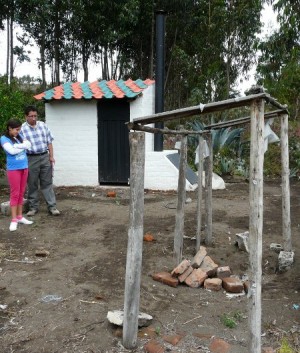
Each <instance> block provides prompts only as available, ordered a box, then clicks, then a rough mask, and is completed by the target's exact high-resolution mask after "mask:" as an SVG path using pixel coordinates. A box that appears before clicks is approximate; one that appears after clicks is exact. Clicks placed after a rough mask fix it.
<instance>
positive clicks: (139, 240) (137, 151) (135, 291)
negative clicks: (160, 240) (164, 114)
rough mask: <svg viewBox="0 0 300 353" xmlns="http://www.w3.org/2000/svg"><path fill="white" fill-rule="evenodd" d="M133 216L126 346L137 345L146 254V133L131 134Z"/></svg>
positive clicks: (129, 236) (127, 265)
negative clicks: (143, 256) (144, 224)
mask: <svg viewBox="0 0 300 353" xmlns="http://www.w3.org/2000/svg"><path fill="white" fill-rule="evenodd" d="M129 143H130V217H129V230H128V246H127V259H126V275H125V299H124V324H123V345H124V347H125V348H127V349H133V348H135V347H136V345H137V332H138V315H139V306H140V282H141V269H142V251H143V222H144V169H145V133H142V132H130V133H129Z"/></svg>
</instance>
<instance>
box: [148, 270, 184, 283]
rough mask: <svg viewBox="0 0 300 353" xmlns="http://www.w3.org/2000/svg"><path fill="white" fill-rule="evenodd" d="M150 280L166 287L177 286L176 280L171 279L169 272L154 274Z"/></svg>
mask: <svg viewBox="0 0 300 353" xmlns="http://www.w3.org/2000/svg"><path fill="white" fill-rule="evenodd" d="M152 278H153V279H154V281H158V282H161V283H164V284H167V285H168V286H171V287H177V286H178V279H177V278H175V277H173V276H172V275H171V274H170V273H169V272H164V271H163V272H158V273H154V274H153V275H152Z"/></svg>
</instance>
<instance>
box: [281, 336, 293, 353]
mask: <svg viewBox="0 0 300 353" xmlns="http://www.w3.org/2000/svg"><path fill="white" fill-rule="evenodd" d="M278 353H296V351H294V350H293V348H292V347H291V346H290V344H289V342H288V340H287V338H286V337H283V339H282V341H281V345H280V348H279V350H278Z"/></svg>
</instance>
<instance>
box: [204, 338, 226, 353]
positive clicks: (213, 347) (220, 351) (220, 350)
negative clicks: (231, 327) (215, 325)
mask: <svg viewBox="0 0 300 353" xmlns="http://www.w3.org/2000/svg"><path fill="white" fill-rule="evenodd" d="M230 348H231V346H230V344H229V343H227V342H226V341H224V340H222V339H220V338H215V339H214V340H213V341H212V342H211V344H210V346H209V349H210V351H211V352H212V353H229V351H230Z"/></svg>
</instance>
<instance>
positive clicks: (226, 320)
mask: <svg viewBox="0 0 300 353" xmlns="http://www.w3.org/2000/svg"><path fill="white" fill-rule="evenodd" d="M242 318H243V316H242V313H241V312H239V311H236V312H234V313H232V314H230V313H229V314H226V313H225V314H223V315H222V316H221V317H220V321H221V322H222V324H223V325H225V326H226V327H228V328H235V327H237V325H238V322H239V321H241V319H242Z"/></svg>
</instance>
